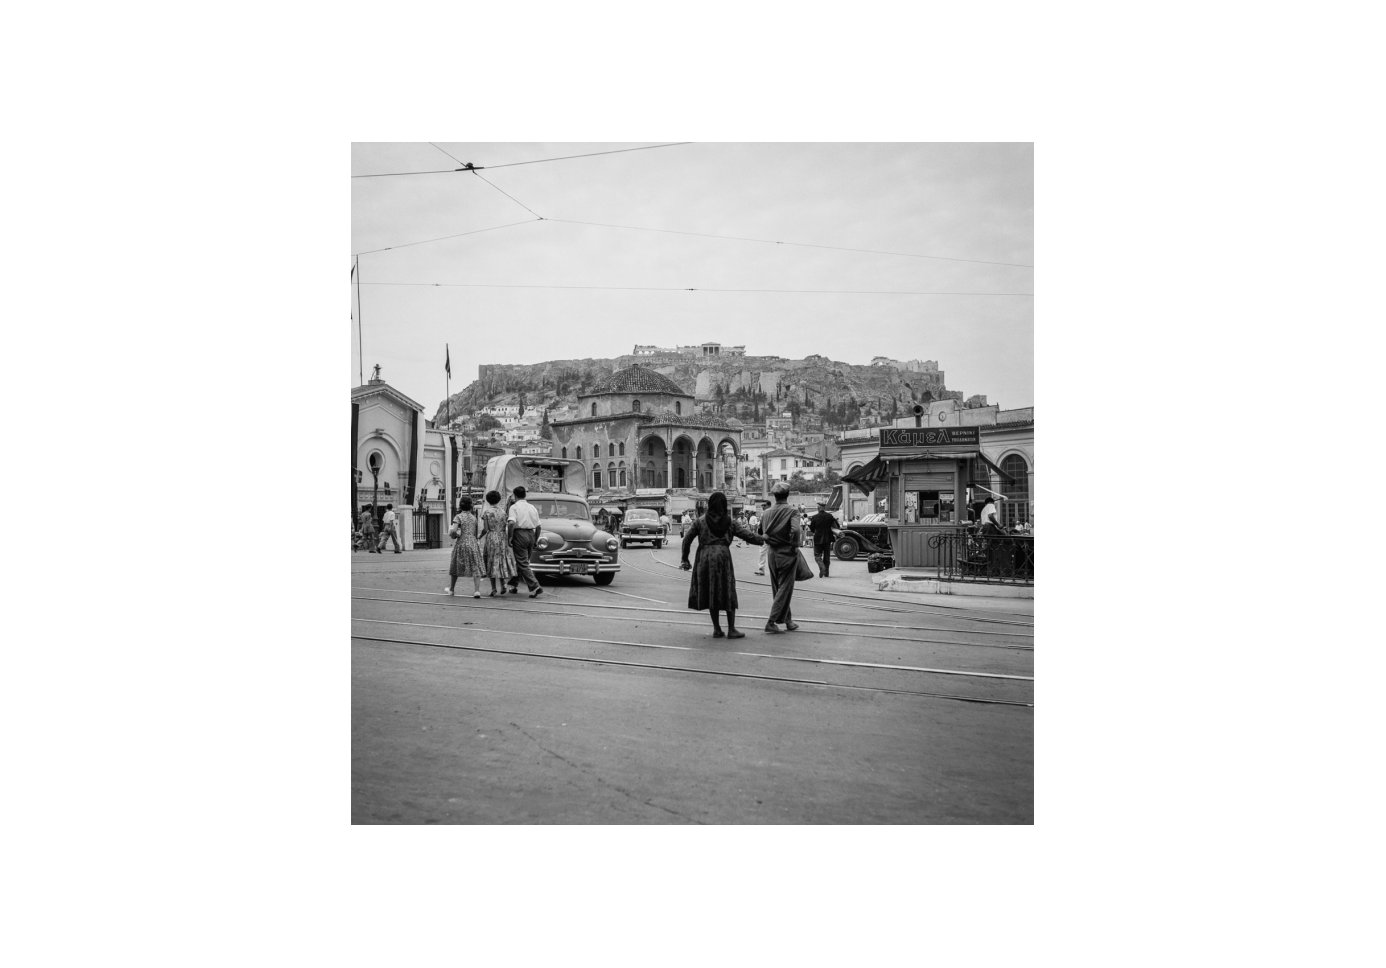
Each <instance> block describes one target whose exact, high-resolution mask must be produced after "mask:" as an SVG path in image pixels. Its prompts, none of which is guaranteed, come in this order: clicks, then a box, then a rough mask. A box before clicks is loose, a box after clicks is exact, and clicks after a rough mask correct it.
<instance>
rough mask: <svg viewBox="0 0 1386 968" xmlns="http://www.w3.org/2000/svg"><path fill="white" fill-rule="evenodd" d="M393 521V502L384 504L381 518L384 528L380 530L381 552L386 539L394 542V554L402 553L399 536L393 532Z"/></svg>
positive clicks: (383, 549)
mask: <svg viewBox="0 0 1386 968" xmlns="http://www.w3.org/2000/svg"><path fill="white" fill-rule="evenodd" d="M395 521H396V518H395V506H394V505H393V504H387V505H385V517H384V518H383V519H381V524H382V525H384V530H383V531H381V532H380V552H381V553H382V554H384V552H385V542H387V541H393V542H394V543H395V554H401V553H402V549H401V548H400V546H399V536H398V535H396V534H395Z"/></svg>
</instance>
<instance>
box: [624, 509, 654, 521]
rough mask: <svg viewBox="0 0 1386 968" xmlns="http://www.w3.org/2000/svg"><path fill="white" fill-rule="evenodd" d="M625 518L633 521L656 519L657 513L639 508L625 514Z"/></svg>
mask: <svg viewBox="0 0 1386 968" xmlns="http://www.w3.org/2000/svg"><path fill="white" fill-rule="evenodd" d="M626 520H627V521H630V522H631V523H634V522H636V521H658V520H659V515H658V514H655V513H654V512H653V511H646V510H643V509H642V510H639V511H632V512H630V513H629V514H627V515H626Z"/></svg>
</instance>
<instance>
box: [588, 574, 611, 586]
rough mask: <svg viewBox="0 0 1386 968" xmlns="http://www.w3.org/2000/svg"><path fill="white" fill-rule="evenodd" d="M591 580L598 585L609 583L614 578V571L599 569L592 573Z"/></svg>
mask: <svg viewBox="0 0 1386 968" xmlns="http://www.w3.org/2000/svg"><path fill="white" fill-rule="evenodd" d="M592 580H593V581H595V582H596V583H597V584H598V585H610V584H611V583H612V582H613V581H615V580H616V572H614V571H601V572H598V573H597V574H595V575H593V576H592Z"/></svg>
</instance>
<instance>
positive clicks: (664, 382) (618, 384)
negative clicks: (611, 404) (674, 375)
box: [582, 363, 692, 397]
mask: <svg viewBox="0 0 1386 968" xmlns="http://www.w3.org/2000/svg"><path fill="white" fill-rule="evenodd" d="M602 393H665V394H670V395H672V396H677V397H691V396H692V394H691V393H688V392H687V391H685V390H684V389H683V388H682V387H680V386H679V385H678V384H677V383H675V382H674V381H673V380H671V379H669V378H668V377H667V376H665V375H664V374H662V373H656V372H655V371H654V370H651V369H650V368H649V367H646V366H641V365H640V364H639V363H636V364H634V365H633V366H628V367H626V368H625V369H624V370H617V371H616V372H615V373H613V374H611V376H609V377H607V378H606V379H605V380H602V381H600V382H599V383H597V385H596V386H594V387H592V388H591V389H590V390H588V391H587V392H585V393H584V394H582V395H583V396H584V397H592V396H597V395H598V394H602Z"/></svg>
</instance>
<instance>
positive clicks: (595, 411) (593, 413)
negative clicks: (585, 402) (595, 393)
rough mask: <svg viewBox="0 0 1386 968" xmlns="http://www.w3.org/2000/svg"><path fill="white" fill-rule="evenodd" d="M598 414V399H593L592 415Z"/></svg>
mask: <svg viewBox="0 0 1386 968" xmlns="http://www.w3.org/2000/svg"><path fill="white" fill-rule="evenodd" d="M596 415H597V401H595V400H593V401H592V416H594V417H595V416H596Z"/></svg>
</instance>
